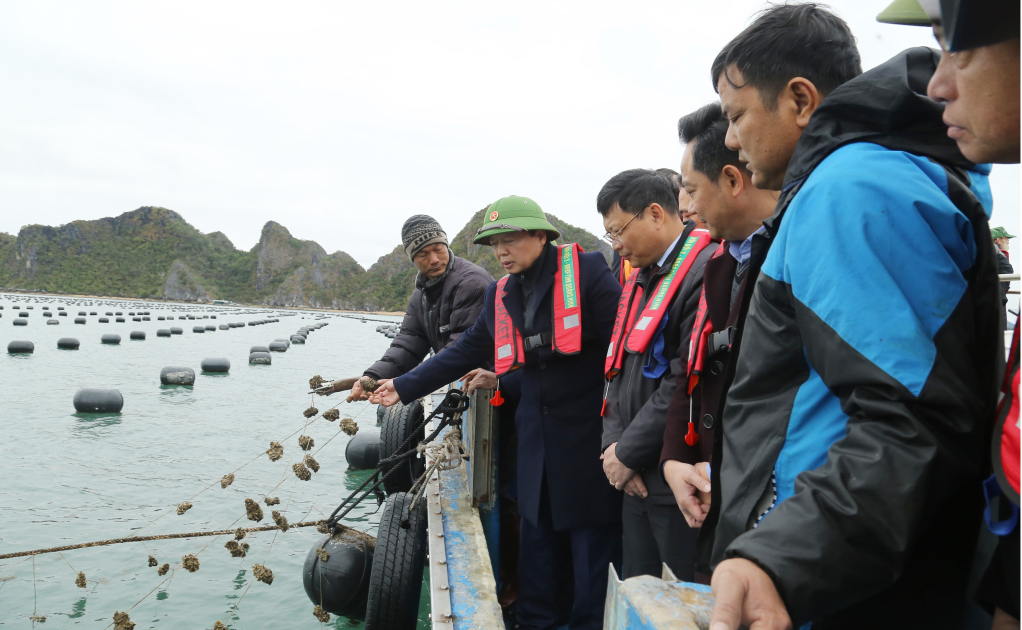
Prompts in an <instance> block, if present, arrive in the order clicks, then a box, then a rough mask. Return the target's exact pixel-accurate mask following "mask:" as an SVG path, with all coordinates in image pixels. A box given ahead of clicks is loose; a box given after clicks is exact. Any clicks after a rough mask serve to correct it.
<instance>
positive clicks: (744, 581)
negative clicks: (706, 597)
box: [710, 558, 791, 630]
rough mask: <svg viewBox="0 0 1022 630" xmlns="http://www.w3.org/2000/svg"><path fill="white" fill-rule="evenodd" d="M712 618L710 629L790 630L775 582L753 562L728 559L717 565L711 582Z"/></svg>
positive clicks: (789, 621) (788, 618)
mask: <svg viewBox="0 0 1022 630" xmlns="http://www.w3.org/2000/svg"><path fill="white" fill-rule="evenodd" d="M710 587H711V588H712V589H713V597H714V600H715V601H714V604H713V617H712V618H711V620H710V630H738V628H739V626H743V625H744V626H748V627H749V630H791V617H789V616H788V610H787V609H786V608H785V607H784V602H783V601H782V600H781V596H780V594H779V593H778V592H777V587H776V586H775V585H774V581H773V580H771V579H770V576H769V575H767V574H766V572H765V571H764V570H763V569H761V568H759V566H758V565H756V563H754V562H752V561H749V560H746V559H744V558H731V559H729V560H725V561H723V562H721V563H720V564H718V565H717V568H716V569H715V570H714V571H713V579H712V580H711V581H710Z"/></svg>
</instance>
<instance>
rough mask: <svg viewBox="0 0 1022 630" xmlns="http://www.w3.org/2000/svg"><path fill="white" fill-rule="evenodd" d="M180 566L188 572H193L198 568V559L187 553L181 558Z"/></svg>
mask: <svg viewBox="0 0 1022 630" xmlns="http://www.w3.org/2000/svg"><path fill="white" fill-rule="evenodd" d="M181 566H182V567H184V568H185V570H186V571H188V572H189V573H195V572H196V571H198V570H199V559H198V558H196V557H195V556H194V555H192V554H188V555H187V556H185V557H183V558H181Z"/></svg>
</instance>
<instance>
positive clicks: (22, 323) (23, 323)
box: [14, 317, 28, 326]
mask: <svg viewBox="0 0 1022 630" xmlns="http://www.w3.org/2000/svg"><path fill="white" fill-rule="evenodd" d="M14 325H15V326H28V320H27V319H21V318H20V317H19V318H17V319H15V320H14Z"/></svg>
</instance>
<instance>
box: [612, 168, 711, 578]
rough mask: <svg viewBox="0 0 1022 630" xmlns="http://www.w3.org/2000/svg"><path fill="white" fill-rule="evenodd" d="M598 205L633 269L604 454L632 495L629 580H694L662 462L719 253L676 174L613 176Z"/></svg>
mask: <svg viewBox="0 0 1022 630" xmlns="http://www.w3.org/2000/svg"><path fill="white" fill-rule="evenodd" d="M596 209H597V211H599V213H600V214H601V215H602V216H603V226H604V228H606V230H607V235H606V236H605V238H606V239H607V240H608V241H609V242H610V243H611V245H612V246H613V247H614V250H615V251H616V252H619V253H620V255H621V258H622V260H625V261H627V262H629V263H630V264H631V266H632V268H633V269H635V271H633V272H632V274H631V276H629V278H628V280H627V281H626V282H625V286H624V289H623V291H622V293H621V299H620V301H619V303H618V308H617V317H616V320H615V323H614V334H613V336H612V337H611V342H610V347H609V348H608V352H607V358H606V361H605V365H604V372H605V375H606V378H607V380H608V385H607V395H606V402H605V404H604V412H603V443H602V448H603V456H602V459H603V469H604V472H605V473H606V475H607V480H608V481H609V485H612V486H614V488H615V489H617V490H623V491H624V493H625V495H626V496H625V497H624V501H623V507H622V519H621V524H622V528H623V533H624V539H623V543H624V544H623V550H624V559H623V568H622V571H623V577H624V578H630V577H635V576H637V575H657V576H658V575H660V574H661V572H662V569H661V567H662V566H663V564H664V563H666V564H667V566H668V567H670V569H671V570H672V571H673V572H674V574H675V575H676V576H678V577H680V578H681V579H683V580H686V581H692V579H693V552H694V549H695V539H696V535H697V533H698V531H697V530H696V529H694V528H690V527H689V525H688V524H687V523H686V522H685V517H684V515H683V514H682V513H681V511H680V510H678V508H677V506H676V505H675V501H674V495H673V493H672V492H671V489H670V487H669V486H668V485H667V484H666V483H664V481H663V479H662V478H661V476H660V471H659V464H660V452H661V450H662V449H663V445H664V429H665V427H666V425H667V411H668V407H669V406H670V403H671V398H672V397H673V396H674V394H675V391H676V389H677V383H678V381H677V378H676V377H677V375H678V374H680V373H681V372H682V371H684V369H685V366H686V365H687V359H688V346H689V338H690V337H691V333H692V325H693V323H694V321H695V317H696V310H697V308H698V306H699V303H700V300H699V296H700V293H701V291H702V286H703V268H704V267H705V265H706V261H707V260H708V259H709V258H710V256H711V255H712V253H713V248H711V247H708V245H709V244H710V241H711V239H710V234H709V232H707V231H706V230H701V229H698V228H697V227H696V224H695V222H689V223H685V222H683V221H682V218H681V213H680V209H679V207H678V184H677V182H676V181H675V180H674V178H672V177H670V176H668V175H665V174H663V173H660V172H657V171H652V170H648V169H632V170H628V171H624V172H622V173H619V174H617V175H615V176H614V177H612V178H611V179H610V181H608V182H607V183H606V184H605V185H604V186H603V189H602V190H601V191H600V194H599V195H598V196H597V199H596ZM692 438H694V439H695V440H698V434H696V433H695V432H693V433H692V436H691V437H690V439H692Z"/></svg>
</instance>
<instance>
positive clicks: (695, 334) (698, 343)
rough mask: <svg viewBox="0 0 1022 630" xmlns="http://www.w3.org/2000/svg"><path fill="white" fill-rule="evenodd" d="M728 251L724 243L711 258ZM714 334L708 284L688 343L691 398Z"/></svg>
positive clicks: (689, 390)
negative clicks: (708, 306)
mask: <svg viewBox="0 0 1022 630" xmlns="http://www.w3.org/2000/svg"><path fill="white" fill-rule="evenodd" d="M725 251H727V247H726V246H725V245H724V242H723V241H721V243H720V245H718V246H717V251H715V252H713V256H712V257H711V258H718V257H719V256H722V255H723V254H724V252H725ZM711 332H713V322H711V321H710V313H709V309H707V308H706V284H705V283H704V284H703V289H702V291H700V293H699V306H698V307H697V308H696V319H695V323H694V324H693V326H692V336H691V338H690V339H689V341H688V393H689V395H690V396H691V395H692V390H693V389H695V387H696V385H697V384H698V383H699V376H700V375H701V374H702V373H703V364H704V362H705V361H706V344H707V343H708V341H709V339H710V333H711Z"/></svg>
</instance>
